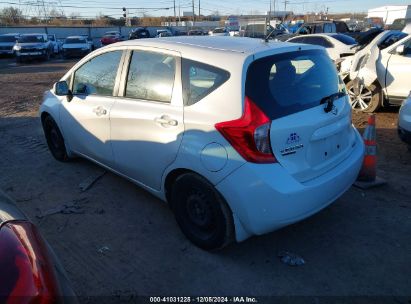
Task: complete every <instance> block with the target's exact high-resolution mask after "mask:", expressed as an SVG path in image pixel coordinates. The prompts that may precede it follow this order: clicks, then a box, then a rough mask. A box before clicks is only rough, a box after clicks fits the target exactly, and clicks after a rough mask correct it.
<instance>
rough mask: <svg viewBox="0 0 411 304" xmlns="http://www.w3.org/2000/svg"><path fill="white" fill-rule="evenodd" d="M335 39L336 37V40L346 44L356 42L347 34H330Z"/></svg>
mask: <svg viewBox="0 0 411 304" xmlns="http://www.w3.org/2000/svg"><path fill="white" fill-rule="evenodd" d="M331 37H333V38H335V39H337V40H338V41H340V42H342V43H344V44H347V45H354V44H357V41H355V39H354V38H352V37H350V36H347V35H333V36H331Z"/></svg>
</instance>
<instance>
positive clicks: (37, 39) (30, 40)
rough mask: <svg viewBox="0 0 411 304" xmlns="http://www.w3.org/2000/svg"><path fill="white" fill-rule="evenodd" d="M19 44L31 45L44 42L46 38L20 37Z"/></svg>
mask: <svg viewBox="0 0 411 304" xmlns="http://www.w3.org/2000/svg"><path fill="white" fill-rule="evenodd" d="M18 42H20V43H30V42H44V37H43V36H41V35H39V36H34V35H30V36H20V38H19V39H18Z"/></svg>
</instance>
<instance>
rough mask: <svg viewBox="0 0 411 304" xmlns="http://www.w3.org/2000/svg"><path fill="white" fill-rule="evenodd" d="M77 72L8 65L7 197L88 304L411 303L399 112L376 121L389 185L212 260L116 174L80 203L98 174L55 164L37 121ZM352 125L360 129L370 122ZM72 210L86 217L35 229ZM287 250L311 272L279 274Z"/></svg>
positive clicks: (54, 65) (406, 176)
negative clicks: (67, 76) (229, 301)
mask: <svg viewBox="0 0 411 304" xmlns="http://www.w3.org/2000/svg"><path fill="white" fill-rule="evenodd" d="M74 62H75V61H62V60H54V61H52V62H50V63H31V64H25V65H23V66H17V65H15V64H14V62H13V61H12V60H11V59H0V88H1V94H0V170H1V174H0V188H1V189H3V190H4V191H6V192H7V193H8V194H9V195H10V196H12V197H14V198H15V199H16V201H17V203H18V206H19V207H20V208H21V209H22V210H23V211H24V212H25V213H26V214H27V215H28V216H29V217H30V218H31V219H32V220H33V221H34V222H35V223H36V224H37V225H38V226H39V227H40V230H41V231H42V233H43V234H44V236H45V237H46V238H47V239H48V241H49V242H50V244H51V245H52V246H53V247H54V249H55V251H56V253H57V254H58V256H59V257H60V258H61V260H62V263H63V265H64V266H65V268H66V270H67V272H68V275H69V278H70V279H71V281H72V283H73V286H74V289H75V291H76V293H77V294H78V295H79V296H81V301H82V302H88V301H90V300H92V299H95V298H93V296H97V295H98V296H111V297H112V298H103V297H101V298H98V299H99V301H102V302H104V301H109V299H110V300H113V299H117V300H118V299H119V298H117V297H119V296H125V297H124V298H122V299H130V298H129V297H133V296H135V295H140V296H147V295H151V296H158V295H165V296H167V295H179V296H189V295H214V296H221V295H233V296H239V295H243V296H245V295H248V296H250V295H253V296H286V297H284V298H274V299H281V303H284V302H285V303H291V302H294V301H296V300H298V301H299V303H330V302H337V303H353V302H356V303H360V302H361V303H363V302H367V303H408V304H409V303H411V283H410V282H411V280H410V278H411V262H410V261H411V234H410V232H411V178H410V170H411V153H410V152H408V150H407V147H406V146H405V145H404V144H403V143H401V142H400V141H399V139H398V136H397V134H396V120H397V111H398V109H389V110H385V111H384V112H380V113H378V115H377V136H378V169H379V171H378V172H379V175H380V176H381V177H383V178H385V179H386V180H387V181H388V184H387V185H385V186H383V187H381V188H377V189H373V190H368V191H362V190H359V189H357V188H351V189H350V190H349V191H348V192H347V193H346V194H344V195H343V196H342V197H341V198H340V199H339V200H338V201H336V202H335V203H334V204H333V205H331V206H330V207H329V208H326V209H325V210H323V211H322V212H320V213H319V214H317V215H315V216H313V217H311V218H309V219H307V220H305V221H303V222H300V223H298V224H295V225H292V226H289V227H286V228H284V229H282V230H280V231H276V232H274V233H271V234H268V235H265V236H261V237H254V238H251V239H249V240H247V241H245V242H243V243H240V244H235V245H232V246H230V247H229V248H226V249H224V250H223V251H220V252H217V253H207V252H204V251H201V250H199V249H197V248H196V247H194V246H192V245H191V243H189V242H188V241H187V240H186V239H185V237H184V236H183V235H182V233H181V232H180V230H179V229H178V227H177V224H176V222H175V220H174V218H173V215H172V213H171V211H170V210H169V208H168V207H167V205H166V204H163V203H162V202H161V201H159V200H158V199H156V198H154V197H152V196H151V195H150V194H148V193H146V192H145V191H143V190H141V189H139V188H138V187H136V186H135V185H133V184H131V183H130V182H128V181H126V180H124V179H122V178H120V177H118V176H116V175H114V174H111V173H107V174H105V175H104V176H103V177H102V178H101V179H100V180H98V181H97V182H96V183H95V184H94V185H93V186H92V188H90V189H89V190H87V191H85V192H81V191H80V189H79V184H80V183H81V182H82V181H84V180H85V179H86V178H87V177H89V176H90V175H92V174H95V173H96V172H99V170H100V169H99V168H98V167H97V166H96V165H94V164H92V163H90V162H88V161H85V160H78V161H74V162H71V163H68V164H62V163H59V162H57V161H55V160H54V159H53V158H52V156H51V154H50V153H49V152H48V149H47V146H46V144H45V141H44V139H43V134H42V130H41V127H40V122H39V119H38V118H37V111H38V107H39V104H40V103H41V99H42V95H43V92H44V91H45V90H46V89H48V88H50V87H51V85H52V83H53V82H55V81H56V80H58V79H59V77H61V76H62V75H63V74H64V72H65V71H66V70H67V69H68V68H69V67H70V66H72V65H73V64H74ZM353 120H354V122H355V124H356V125H357V126H358V127H360V128H361V127H363V126H364V121H365V120H366V116H365V115H355V114H354V116H353ZM70 202H74V205H75V206H76V208H77V209H75V210H76V211H77V212H79V213H78V214H77V213H74V214H55V215H49V216H46V217H43V218H38V216H39V215H40V214H42V212H44V211H46V210H48V209H50V208H53V207H56V206H61V205H62V204H67V203H70ZM281 250H288V251H291V252H294V253H297V254H299V255H301V256H302V257H303V258H304V259H305V261H306V264H305V265H304V266H301V267H289V266H287V265H284V264H282V263H281V262H280V260H279V259H278V257H277V253H278V252H279V251H281ZM288 296H308V298H306V297H288ZM327 296H331V297H335V296H338V297H347V296H350V297H349V298H327ZM353 296H354V297H360V298H353ZM375 297H378V298H375ZM261 299H264V298H261Z"/></svg>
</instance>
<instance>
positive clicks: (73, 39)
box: [64, 38, 86, 44]
mask: <svg viewBox="0 0 411 304" xmlns="http://www.w3.org/2000/svg"><path fill="white" fill-rule="evenodd" d="M64 43H65V44H73V43H86V40H85V39H83V38H67V39H66V41H65V42H64Z"/></svg>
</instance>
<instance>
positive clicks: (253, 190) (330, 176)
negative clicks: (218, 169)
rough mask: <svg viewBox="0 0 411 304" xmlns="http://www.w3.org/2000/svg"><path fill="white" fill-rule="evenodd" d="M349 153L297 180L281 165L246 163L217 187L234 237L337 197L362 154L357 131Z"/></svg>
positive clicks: (270, 227)
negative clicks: (314, 175)
mask: <svg viewBox="0 0 411 304" xmlns="http://www.w3.org/2000/svg"><path fill="white" fill-rule="evenodd" d="M356 137H357V138H356V144H355V146H354V149H353V151H352V153H351V154H350V155H349V157H348V158H346V159H345V160H344V161H342V162H341V163H340V164H338V165H337V166H336V167H334V168H333V169H331V170H330V171H328V172H327V173H325V174H323V175H321V176H319V177H317V178H315V179H313V180H310V181H309V182H306V183H300V182H298V181H297V180H296V179H294V178H293V177H292V176H290V175H289V173H288V172H287V171H286V170H285V169H284V168H283V167H282V166H281V165H280V164H273V165H259V164H252V163H246V164H244V165H243V166H242V167H240V168H239V169H237V170H236V171H234V172H233V173H232V174H230V175H229V176H228V177H226V178H225V179H224V180H223V181H222V182H220V183H219V184H218V185H217V189H218V190H219V191H220V193H221V194H222V195H223V196H224V197H225V199H226V201H227V203H228V204H229V206H230V207H231V210H232V211H233V216H234V223H235V227H236V239H237V241H242V240H245V239H246V238H248V237H250V236H251V235H260V234H264V233H267V232H270V231H274V230H276V229H279V228H281V227H283V226H286V225H289V224H292V223H295V222H297V221H300V220H302V219H304V218H306V217H309V216H310V215H312V214H314V213H316V212H318V211H320V210H321V209H323V208H324V207H326V206H328V205H329V204H331V203H332V202H333V201H335V200H336V199H337V198H338V197H340V196H341V195H342V194H343V193H344V192H345V191H347V189H348V188H349V187H350V186H351V185H352V184H353V182H354V181H355V179H356V177H357V175H358V172H359V170H360V168H361V164H362V160H363V157H364V144H363V140H362V139H361V137H360V135H359V134H358V132H357V131H356Z"/></svg>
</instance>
